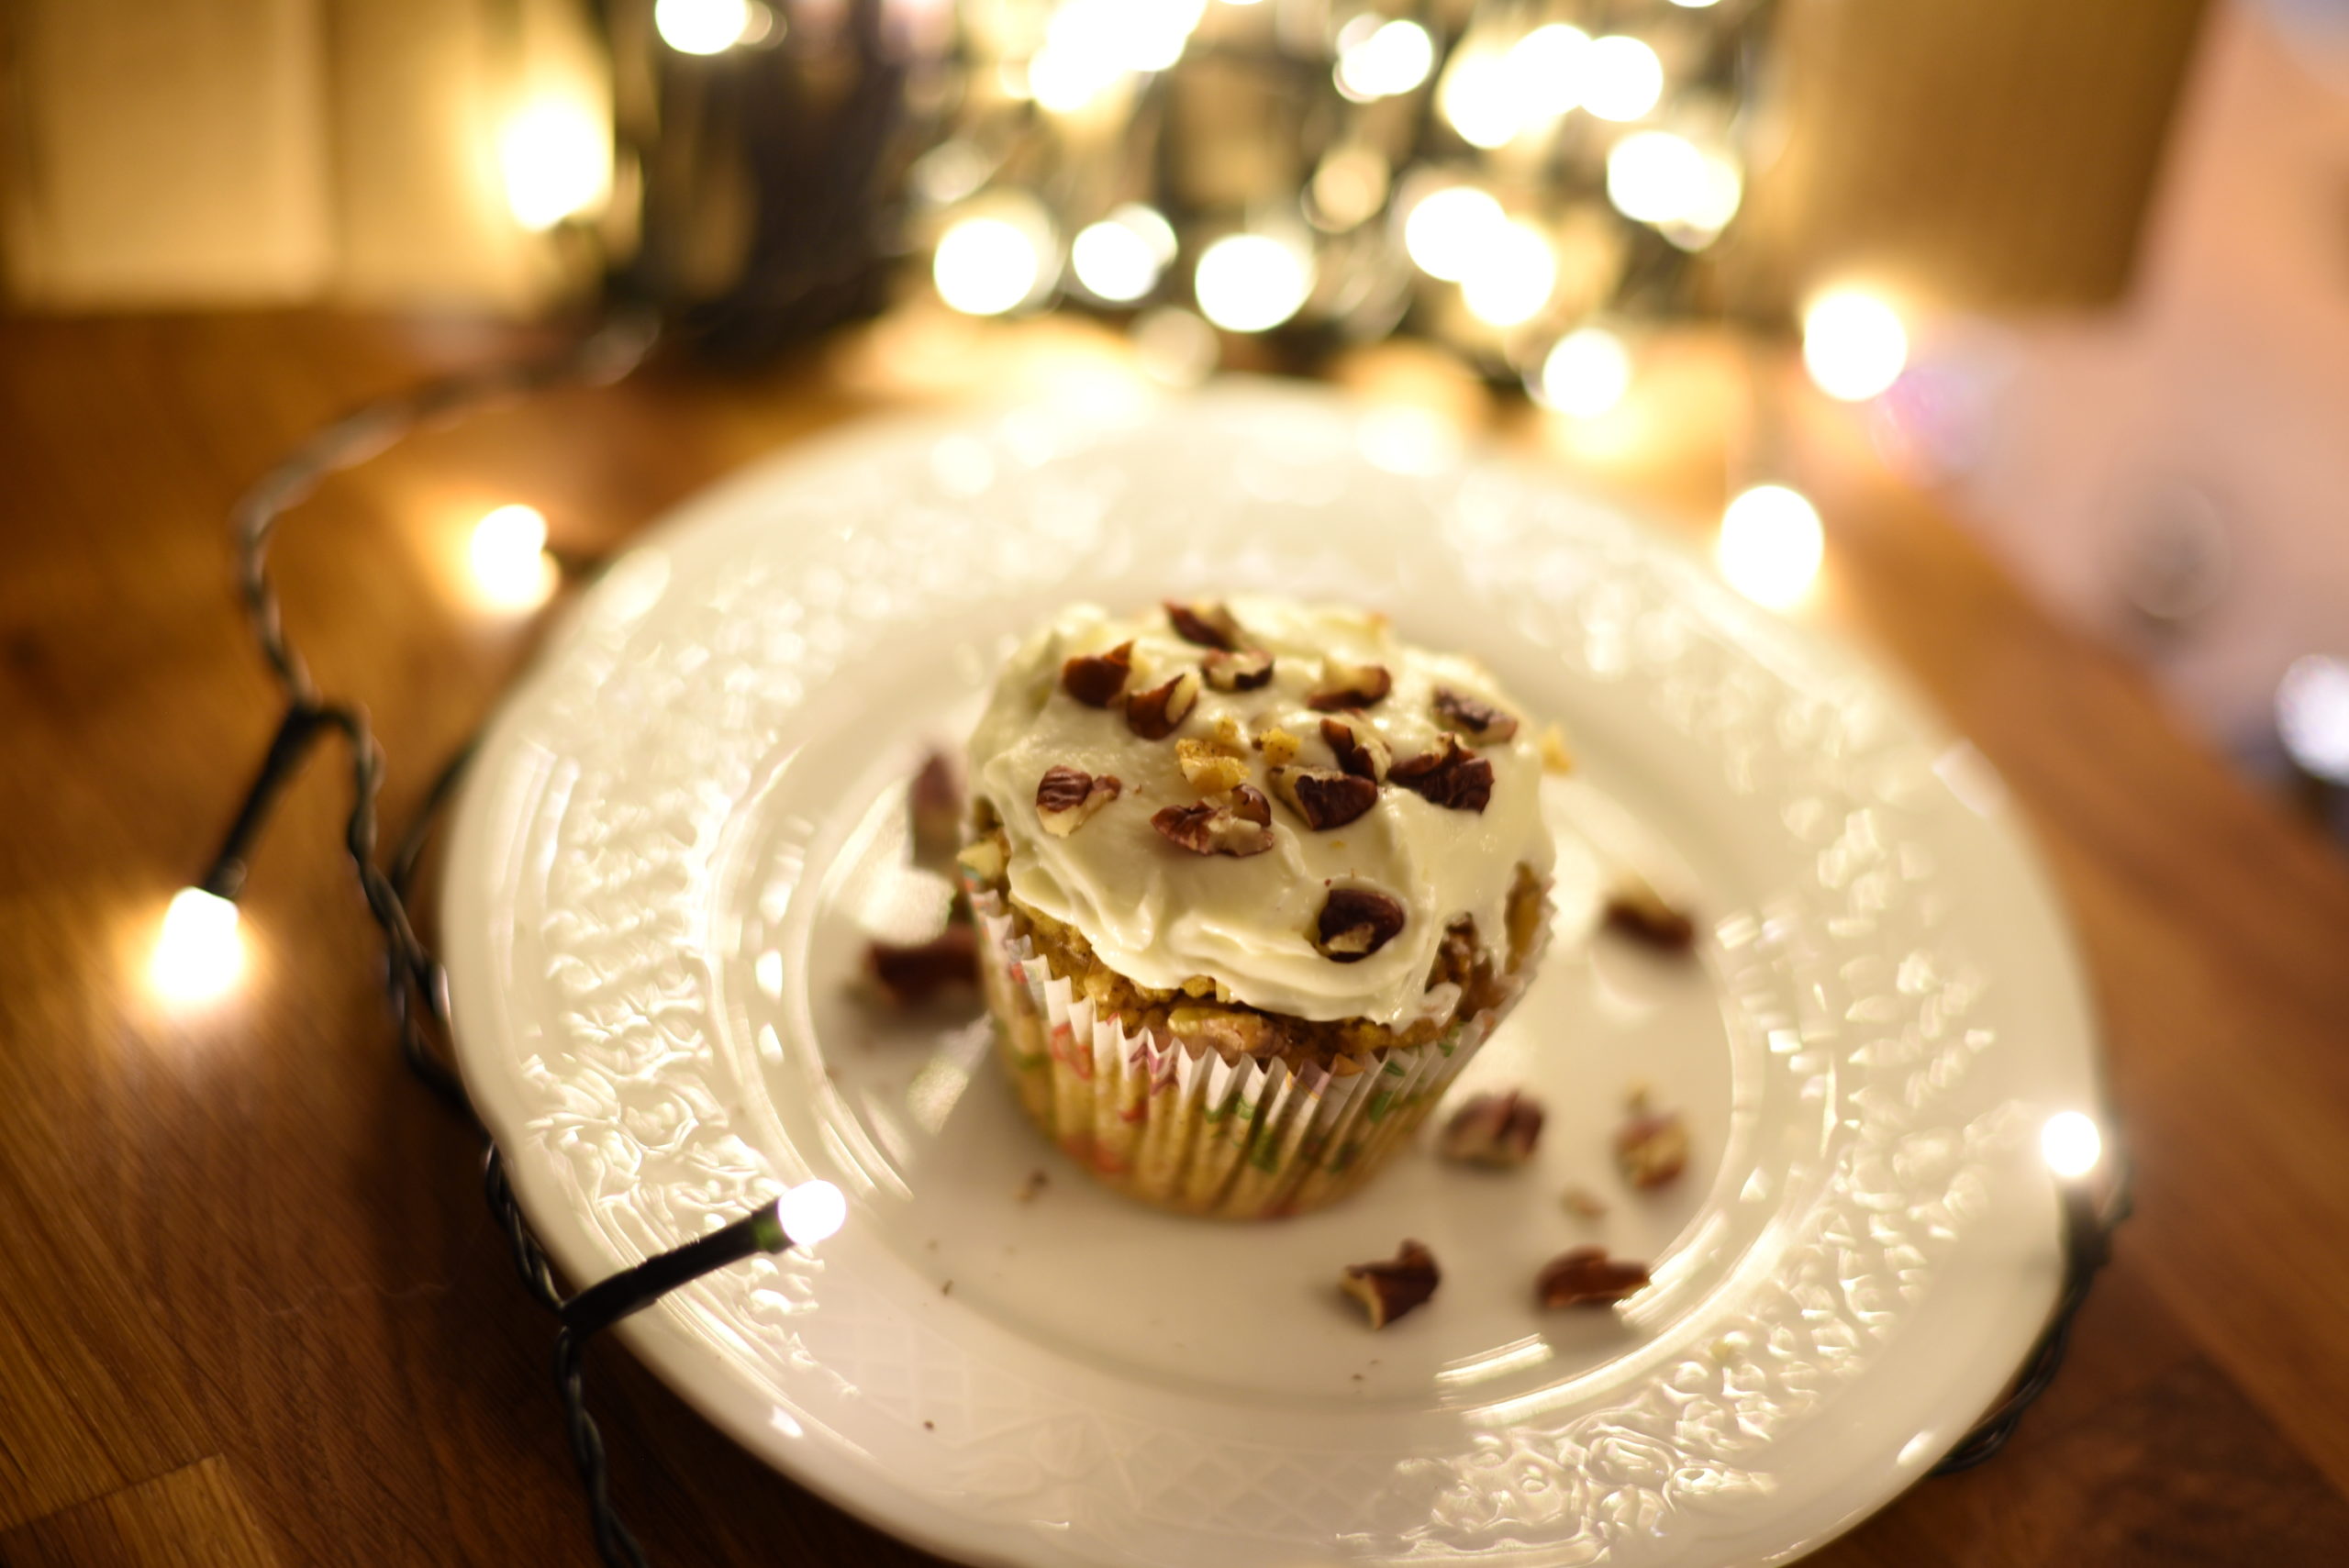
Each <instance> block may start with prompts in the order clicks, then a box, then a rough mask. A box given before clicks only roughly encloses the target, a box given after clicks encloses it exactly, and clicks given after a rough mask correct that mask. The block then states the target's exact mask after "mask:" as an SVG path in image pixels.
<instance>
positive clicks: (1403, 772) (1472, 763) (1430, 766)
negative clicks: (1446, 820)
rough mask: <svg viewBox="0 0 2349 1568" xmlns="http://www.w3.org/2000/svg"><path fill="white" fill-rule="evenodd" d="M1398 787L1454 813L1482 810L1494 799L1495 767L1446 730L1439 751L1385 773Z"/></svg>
mask: <svg viewBox="0 0 2349 1568" xmlns="http://www.w3.org/2000/svg"><path fill="white" fill-rule="evenodd" d="M1386 777H1387V781H1388V782H1389V783H1391V784H1400V785H1402V786H1403V787H1404V788H1405V789H1408V790H1409V791H1410V792H1411V793H1412V794H1413V795H1419V796H1420V797H1421V798H1422V799H1424V800H1426V801H1428V802H1429V803H1430V804H1431V805H1434V806H1443V807H1445V808H1446V809H1448V810H1452V811H1482V810H1484V809H1485V806H1486V804H1487V803H1488V802H1490V801H1491V799H1492V798H1493V765H1492V763H1490V762H1486V761H1485V759H1484V758H1482V757H1479V756H1478V755H1476V753H1475V752H1474V751H1469V750H1468V749H1467V748H1466V747H1465V746H1463V745H1462V744H1461V743H1460V740H1459V737H1457V736H1455V735H1453V734H1451V733H1450V732H1449V731H1447V732H1446V733H1445V735H1444V737H1443V745H1442V748H1441V749H1440V750H1437V751H1425V752H1421V753H1420V754H1419V756H1416V757H1413V758H1411V759H1410V760H1408V762H1397V763H1396V764H1395V765H1394V766H1393V767H1391V768H1389V769H1387V770H1386Z"/></svg>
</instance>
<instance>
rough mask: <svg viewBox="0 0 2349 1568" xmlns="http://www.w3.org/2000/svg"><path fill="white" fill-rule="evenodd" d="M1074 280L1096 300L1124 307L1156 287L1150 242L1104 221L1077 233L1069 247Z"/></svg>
mask: <svg viewBox="0 0 2349 1568" xmlns="http://www.w3.org/2000/svg"><path fill="white" fill-rule="evenodd" d="M1068 260H1069V265H1070V266H1071V267H1073V268H1074V269H1075V272H1076V281H1077V282H1078V283H1080V284H1084V285H1085V289H1086V291H1087V292H1088V293H1090V294H1091V295H1093V296H1094V297H1095V298H1096V299H1106V300H1108V301H1110V302H1112V303H1114V304H1119V305H1123V304H1125V303H1126V302H1127V301H1129V300H1136V299H1140V298H1141V296H1142V295H1146V294H1148V293H1149V292H1150V291H1151V290H1152V289H1153V288H1156V287H1157V286H1158V266H1159V263H1158V258H1157V257H1156V256H1154V255H1152V253H1151V248H1150V241H1148V240H1147V239H1143V238H1142V237H1141V235H1139V234H1137V233H1135V232H1134V231H1133V230H1132V229H1130V228H1127V227H1126V226H1125V225H1124V224H1122V223H1117V222H1113V221H1111V220H1108V219H1106V218H1105V219H1103V220H1102V221H1101V222H1099V223H1095V224H1088V225H1087V226H1086V227H1085V228H1084V229H1082V230H1080V231H1079V232H1078V234H1077V237H1076V239H1075V240H1074V243H1072V244H1071V245H1070V246H1069V250H1068Z"/></svg>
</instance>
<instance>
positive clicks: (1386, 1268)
mask: <svg viewBox="0 0 2349 1568" xmlns="http://www.w3.org/2000/svg"><path fill="white" fill-rule="evenodd" d="M1442 1283H1443V1274H1442V1272H1441V1271H1440V1270H1438V1269H1437V1268H1436V1266H1435V1254H1434V1253H1433V1252H1431V1251H1428V1250H1427V1249H1426V1248H1425V1247H1423V1246H1421V1245H1420V1244H1419V1242H1417V1241H1405V1242H1404V1243H1403V1244H1402V1246H1401V1247H1399V1248H1397V1250H1396V1252H1395V1256H1394V1257H1392V1258H1390V1259H1387V1260H1386V1261H1384V1262H1374V1263H1348V1264H1347V1265H1346V1269H1345V1273H1342V1274H1341V1275H1340V1276H1339V1279H1338V1288H1339V1289H1340V1290H1342V1291H1344V1292H1345V1293H1346V1294H1347V1295H1348V1296H1353V1298H1354V1299H1355V1300H1357V1301H1359V1302H1361V1303H1362V1305H1363V1310H1364V1311H1365V1312H1367V1313H1369V1314H1370V1326H1371V1327H1372V1328H1374V1329H1384V1328H1386V1325H1388V1324H1389V1323H1392V1322H1393V1321H1395V1319H1397V1318H1400V1317H1401V1316H1403V1314H1404V1313H1406V1312H1408V1311H1409V1310H1411V1308H1413V1307H1417V1306H1419V1305H1420V1304H1421V1303H1422V1302H1424V1301H1426V1300H1427V1299H1428V1298H1429V1297H1430V1296H1433V1295H1434V1294H1435V1287H1436V1286H1437V1285H1439V1284H1442Z"/></svg>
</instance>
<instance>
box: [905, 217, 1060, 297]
mask: <svg viewBox="0 0 2349 1568" xmlns="http://www.w3.org/2000/svg"><path fill="white" fill-rule="evenodd" d="M1043 267H1044V259H1043V257H1042V256H1041V255H1040V254H1039V253H1038V251H1037V248H1036V241H1035V240H1034V239H1033V238H1031V237H1030V235H1029V234H1028V232H1027V231H1026V230H1025V229H1023V228H1020V227H1019V225H1018V224H1016V223H1012V222H1009V221H1008V220H1007V219H1004V218H1000V217H964V218H958V219H956V220H955V222H954V223H953V224H952V226H951V227H950V228H948V229H947V230H946V232H945V233H944V234H943V235H941V236H940V237H939V240H938V250H937V252H936V254H934V255H933V256H931V258H930V278H931V280H932V281H933V282H935V283H936V284H937V285H938V297H939V298H941V299H942V300H944V301H945V302H946V303H947V304H948V305H950V306H953V307H954V308H955V309H956V310H959V311H961V312H963V314H964V315H965V316H1000V315H1002V314H1003V313H1004V312H1005V311H1007V310H1013V309H1017V308H1018V307H1019V306H1021V305H1023V304H1025V303H1026V302H1027V299H1028V296H1029V295H1030V294H1032V293H1033V292H1035V288H1036V284H1037V282H1038V280H1039V279H1040V278H1041V276H1042V275H1043Z"/></svg>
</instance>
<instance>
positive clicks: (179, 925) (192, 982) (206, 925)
mask: <svg viewBox="0 0 2349 1568" xmlns="http://www.w3.org/2000/svg"><path fill="white" fill-rule="evenodd" d="M244 968H245V944H244V939H243V937H242V935H241V934H240V933H239V931H238V929H237V906H236V905H235V903H234V902H232V901H231V900H229V899H226V898H223V897H221V896H219V895H217V894H213V893H206V892H205V891H204V889H202V888H200V887H183V888H181V889H180V890H179V891H178V892H177V893H175V894H173V895H172V902H171V905H170V906H169V907H167V908H166V909H165V910H164V911H163V925H162V929H161V931H160V932H159V933H158V934H157V936H156V939H155V951H154V953H153V955H152V956H151V957H150V959H149V960H148V964H147V979H148V983H149V984H150V985H152V986H153V987H154V990H155V993H156V995H159V996H161V997H162V998H163V1000H165V1001H166V1002H171V1003H174V1004H177V1005H180V1006H189V1005H193V1004H195V1003H199V1002H208V1001H211V1000H213V999H214V998H216V997H218V996H222V995H226V994H227V993H228V990H229V988H230V987H232V986H234V985H235V984H237V978H238V976H239V975H240V974H242V973H244Z"/></svg>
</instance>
